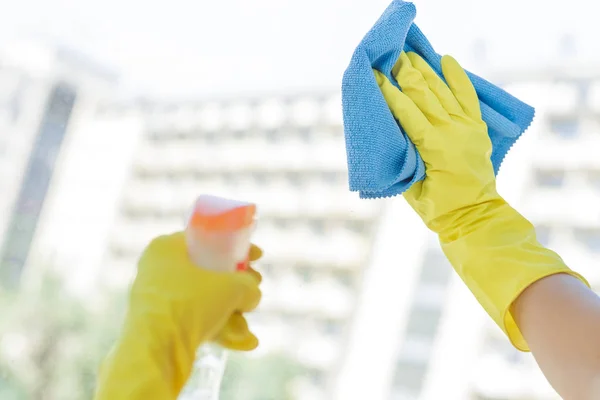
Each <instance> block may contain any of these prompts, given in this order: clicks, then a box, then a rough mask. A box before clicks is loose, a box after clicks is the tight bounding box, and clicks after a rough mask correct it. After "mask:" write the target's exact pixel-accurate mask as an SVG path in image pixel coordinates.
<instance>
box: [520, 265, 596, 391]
mask: <svg viewBox="0 0 600 400" xmlns="http://www.w3.org/2000/svg"><path fill="white" fill-rule="evenodd" d="M512 313H513V315H514V317H515V320H516V322H517V324H518V325H519V328H520V329H521V331H522V333H523V335H524V337H525V339H526V340H527V343H528V344H529V346H530V348H531V351H532V353H533V355H534V357H535V358H536V360H537V362H538V364H539V366H540V368H541V369H542V371H543V372H544V374H545V376H546V378H547V379H548V381H549V382H550V384H551V385H552V386H553V387H554V388H555V390H556V391H557V392H558V393H559V394H560V395H561V396H562V397H563V398H564V399H566V400H593V399H600V298H599V297H598V296H597V295H596V294H595V293H594V292H593V291H591V290H590V289H589V288H588V287H587V286H586V285H585V284H584V283H583V282H581V281H580V280H578V279H576V278H574V277H573V276H570V275H566V274H557V275H552V276H549V277H546V278H544V279H541V280H539V281H537V282H536V283H534V284H533V285H531V286H530V287H529V288H528V289H526V290H525V291H524V292H523V293H522V294H521V295H520V296H519V297H518V298H517V300H516V301H515V302H514V304H513V306H512Z"/></svg>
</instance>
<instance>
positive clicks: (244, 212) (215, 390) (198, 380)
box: [179, 195, 256, 400]
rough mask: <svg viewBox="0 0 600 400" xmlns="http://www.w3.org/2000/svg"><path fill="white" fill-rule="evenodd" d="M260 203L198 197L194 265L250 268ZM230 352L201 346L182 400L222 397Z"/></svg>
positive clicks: (191, 223)
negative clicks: (220, 394)
mask: <svg viewBox="0 0 600 400" xmlns="http://www.w3.org/2000/svg"><path fill="white" fill-rule="evenodd" d="M255 216H256V205H255V204H252V203H246V202H241V201H236V200H230V199H225V198H221V197H216V196H209V195H203V196H200V197H198V199H197V200H196V203H195V205H194V208H193V210H192V212H191V214H190V216H189V218H188V222H187V225H186V230H185V236H186V243H187V248H188V253H189V255H190V258H191V259H192V261H193V262H194V264H196V265H198V266H201V267H202V268H206V269H210V270H213V271H224V272H234V271H236V270H237V271H243V270H245V269H246V268H248V253H249V250H250V236H251V235H252V231H253V230H254V225H255ZM226 363H227V352H226V351H225V349H223V348H221V347H220V346H218V345H216V344H206V345H203V346H201V347H200V349H199V350H198V353H197V355H196V362H195V363H194V370H193V371H192V375H191V376H190V379H189V380H188V382H187V384H186V386H185V387H184V389H183V391H182V393H181V396H180V397H179V400H218V398H219V391H220V387H221V381H222V379H223V374H224V372H225V366H226Z"/></svg>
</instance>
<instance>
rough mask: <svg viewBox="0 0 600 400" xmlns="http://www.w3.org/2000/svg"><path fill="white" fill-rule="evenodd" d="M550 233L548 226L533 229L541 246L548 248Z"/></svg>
mask: <svg viewBox="0 0 600 400" xmlns="http://www.w3.org/2000/svg"><path fill="white" fill-rule="evenodd" d="M551 233H552V232H551V229H550V227H548V226H544V225H538V226H537V227H536V228H535V234H536V236H537V240H538V242H540V244H542V245H543V246H548V244H549V243H550V235H551Z"/></svg>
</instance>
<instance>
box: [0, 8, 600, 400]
mask: <svg viewBox="0 0 600 400" xmlns="http://www.w3.org/2000/svg"><path fill="white" fill-rule="evenodd" d="M2 3H3V7H2V9H3V11H2V13H0V283H1V284H2V291H1V292H0V293H1V298H0V308H1V309H0V333H1V336H0V399H2V400H5V399H6V400H13V399H14V400H29V399H31V400H38V399H43V400H80V399H90V398H91V396H92V393H93V388H94V379H95V374H96V370H97V366H98V365H99V362H100V360H101V358H102V356H103V355H104V354H105V353H106V351H107V350H108V348H109V346H110V344H111V342H112V341H113V340H114V338H115V337H116V335H117V334H118V330H119V328H120V324H121V319H122V315H123V312H124V307H125V293H126V290H127V288H128V285H129V284H130V282H131V279H132V277H133V274H134V271H135V265H136V259H137V256H138V255H139V254H140V252H141V250H142V249H143V247H144V246H145V244H146V243H147V242H148V241H149V240H150V239H151V238H152V237H153V236H155V235H158V234H162V233H166V232H169V231H174V230H178V229H181V228H182V226H183V223H184V217H185V214H186V211H187V210H188V208H189V206H190V205H191V204H192V202H193V201H194V199H195V197H196V196H197V195H198V194H201V193H212V194H218V195H225V196H230V197H234V198H239V199H243V200H249V201H255V202H256V203H258V205H259V211H260V221H259V225H258V229H257V232H256V238H255V241H256V242H257V243H259V244H260V245H261V246H263V247H264V249H265V256H264V258H263V259H262V260H261V261H260V263H259V265H258V269H259V270H260V271H262V272H263V274H264V277H265V280H264V289H263V291H264V301H263V304H262V306H261V307H260V310H259V311H258V312H257V313H256V314H255V315H253V316H252V319H253V323H254V326H255V327H256V328H255V329H256V331H257V332H258V335H259V336H260V338H261V341H262V345H261V347H260V349H259V350H258V351H256V352H255V353H253V354H249V355H234V356H233V357H232V359H231V362H230V363H229V366H228V370H227V374H226V378H225V383H224V387H223V396H222V400H320V399H325V400H329V399H344V400H346V399H349V400H352V399H374V400H379V399H381V400H440V399H444V400H542V399H544V400H545V399H556V398H557V396H556V395H555V394H553V391H552V390H551V389H550V388H549V386H548V384H547V383H546V382H545V380H544V379H543V377H542V376H541V374H540V373H539V372H538V370H537V367H536V366H535V364H534V361H533V359H532V357H531V356H530V355H528V354H520V353H518V352H517V351H516V350H514V349H513V348H512V347H511V346H510V345H509V343H508V341H507V340H506V339H505V338H504V337H503V335H502V334H501V332H500V331H499V329H498V328H496V327H495V326H494V325H493V324H492V323H491V322H490V321H489V319H488V317H487V316H486V315H484V313H483V311H482V310H480V308H479V306H478V305H477V304H476V302H475V301H474V300H473V299H472V297H471V295H470V294H469V293H468V292H467V290H466V289H465V287H464V286H463V285H462V283H461V282H459V281H458V279H457V277H456V276H455V275H454V273H453V272H452V269H451V267H450V266H449V265H448V263H447V262H446V261H445V259H444V257H443V255H442V254H441V252H440V251H439V249H438V245H437V242H436V238H435V237H433V236H432V234H430V233H429V232H428V231H427V230H426V229H425V228H424V227H423V226H422V223H421V222H420V221H419V220H418V218H417V217H416V216H415V215H413V213H412V212H411V210H410V209H408V207H407V206H406V205H405V203H404V201H403V200H402V199H400V198H395V199H388V200H378V201H373V200H372V201H367V200H358V196H357V195H356V194H354V193H350V192H349V191H348V184H347V171H346V166H345V147H344V139H343V128H342V119H341V106H340V81H341V76H342V73H343V70H344V69H345V67H346V65H347V62H348V61H349V60H350V56H351V54H352V51H353V49H354V47H355V46H356V45H357V44H358V42H359V41H360V39H361V38H362V36H363V35H364V34H365V33H366V32H367V30H368V29H369V28H370V27H371V26H372V24H373V23H374V22H375V20H376V19H377V18H378V17H379V15H380V14H381V13H382V12H383V10H384V9H385V7H386V6H387V5H388V0H368V1H367V0H345V1H340V0H305V1H302V2H285V1H275V0H246V1H242V0H230V1H220V2H216V1H189V0H172V1H169V2H167V1H165V0H154V1H149V0H146V1H141V0H126V1H117V0H103V1H90V0H87V1H81V0H80V1H75V0H21V1H20V2H9V1H8V0H2ZM416 4H417V9H418V16H417V20H416V22H417V23H418V24H419V25H420V27H421V29H422V30H423V31H424V32H425V33H426V34H427V35H428V36H429V38H430V39H431V41H432V43H433V44H434V47H435V48H436V49H437V50H438V52H440V53H449V54H452V55H454V56H455V57H456V58H457V59H458V60H459V61H461V63H462V64H463V66H465V67H467V68H468V69H470V70H472V71H473V72H475V73H478V74H480V75H482V76H484V77H486V78H488V79H489V80H491V81H493V82H495V83H498V84H500V85H502V86H503V87H505V88H506V90H508V91H509V92H511V93H513V94H514V95H517V96H518V97H520V98H522V99H523V100H525V101H527V102H529V103H530V104H532V105H534V106H535V107H536V108H537V116H536V120H535V123H534V124H533V126H532V127H531V129H530V130H529V131H528V133H527V134H526V136H525V137H524V138H523V139H522V140H520V141H519V144H518V146H516V148H515V149H514V150H513V151H511V153H510V154H509V155H508V157H507V160H506V164H505V166H504V167H503V170H502V174H501V177H500V189H501V193H502V194H503V195H504V196H505V197H506V198H508V199H509V200H510V201H511V202H512V203H513V205H514V206H516V207H517V208H518V209H519V210H520V211H522V212H523V213H524V214H525V215H526V216H527V217H529V218H530V219H531V220H533V221H534V222H535V223H536V226H537V228H538V234H539V236H540V238H541V240H542V241H543V243H544V244H546V245H548V246H550V247H551V248H553V249H555V250H557V251H559V252H560V254H561V255H562V256H563V257H564V258H565V259H566V261H567V263H568V264H569V265H570V266H571V267H572V268H574V269H576V270H578V271H579V272H582V273H583V274H584V275H586V276H587V277H588V279H589V280H590V281H591V282H593V283H594V284H598V283H600V270H599V269H598V268H597V262H598V253H600V207H599V206H598V205H599V204H600V157H598V151H599V149H600V52H599V51H598V50H599V47H598V42H597V37H598V29H599V28H598V27H597V21H596V13H594V12H593V11H594V10H592V9H591V7H593V5H592V4H590V3H589V2H586V1H583V0H574V1H571V2H569V6H568V7H567V6H565V3H560V2H558V1H555V0H550V1H548V0H546V1H541V0H506V1H502V2H481V1H475V0H458V1H452V2H446V1H442V0H428V1H424V0H423V1H417V2H416Z"/></svg>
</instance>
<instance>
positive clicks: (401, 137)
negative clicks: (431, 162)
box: [342, 0, 534, 198]
mask: <svg viewBox="0 0 600 400" xmlns="http://www.w3.org/2000/svg"><path fill="white" fill-rule="evenodd" d="M415 16H416V9H415V6H414V4H412V3H408V2H404V1H401V0H395V1H393V2H392V3H391V4H390V6H389V7H388V8H387V9H386V11H385V12H384V13H383V15H382V16H381V17H380V19H379V20H378V21H377V22H376V23H375V25H374V26H373V28H372V29H371V30H370V31H369V32H368V33H367V35H366V36H365V37H364V38H363V40H362V41H361V43H360V44H359V46H358V47H357V48H356V50H355V52H354V54H353V56H352V59H351V61H350V65H349V66H348V68H347V70H346V72H345V74H344V78H343V82H342V103H343V115H344V133H345V138H346V152H347V157H348V172H349V179H350V190H352V191H358V192H359V193H360V197H361V198H379V197H390V196H395V195H398V194H401V193H403V192H405V191H406V190H407V189H408V188H409V187H411V186H412V185H413V184H414V183H415V182H418V181H421V180H422V179H423V178H424V177H425V165H424V164H423V160H422V158H421V155H420V154H419V153H418V151H417V149H416V148H415V146H414V144H413V143H412V142H411V141H410V139H409V138H408V136H407V135H406V133H405V132H404V131H403V130H402V128H401V127H400V124H398V122H397V121H396V120H395V119H394V117H393V115H392V114H391V113H390V110H389V108H388V106H387V104H386V102H385V100H384V98H383V96H382V94H381V91H380V90H379V87H378V85H377V82H376V81H375V77H374V76H373V72H372V70H373V69H376V70H378V71H380V72H381V73H382V74H383V75H384V76H385V77H387V78H388V79H389V80H390V82H391V83H392V84H393V85H394V86H396V87H399V86H398V83H397V82H396V81H395V79H394V77H393V76H392V68H393V67H394V65H395V64H396V61H397V60H398V58H399V56H400V53H401V52H402V51H403V50H404V51H407V52H409V51H410V52H415V53H417V54H418V55H420V56H421V57H422V58H423V59H424V60H425V61H426V62H427V63H428V64H429V65H430V66H431V67H432V69H433V70H434V71H435V72H436V73H437V74H438V75H439V76H442V74H441V72H442V71H441V64H440V61H441V56H440V55H439V54H437V53H436V52H435V51H434V50H433V47H432V46H431V44H430V43H429V41H428V40H427V38H426V37H425V35H424V34H423V33H422V32H421V30H420V29H419V28H418V27H417V26H416V25H415V24H413V20H414V18H415ZM467 74H468V76H469V79H470V80H471V82H472V83H473V86H474V87H475V90H476V92H477V95H478V97H479V101H480V109H481V115H482V119H483V121H484V122H485V123H486V124H487V126H488V135H489V137H490V139H491V141H492V146H493V151H492V154H491V156H490V158H491V162H492V165H493V167H494V172H495V173H496V174H497V173H498V170H499V168H500V164H501V163H502V161H503V160H504V157H505V156H506V153H507V152H508V151H509V149H510V148H511V147H512V145H513V144H514V143H515V142H516V141H517V139H518V138H519V137H520V136H521V134H522V133H523V132H524V131H525V130H526V129H527V128H528V127H529V125H530V124H531V121H532V120H533V116H534V109H533V108H532V107H530V106H529V105H527V104H525V103H523V102H522V101H520V100H518V99H516V98H515V97H513V96H511V95H510V94H508V93H507V92H505V91H504V90H502V89H500V88H499V87H497V86H495V85H493V84H491V83H489V82H487V81H486V80H484V79H482V78H480V77H478V76H476V75H473V74H471V73H467Z"/></svg>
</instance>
